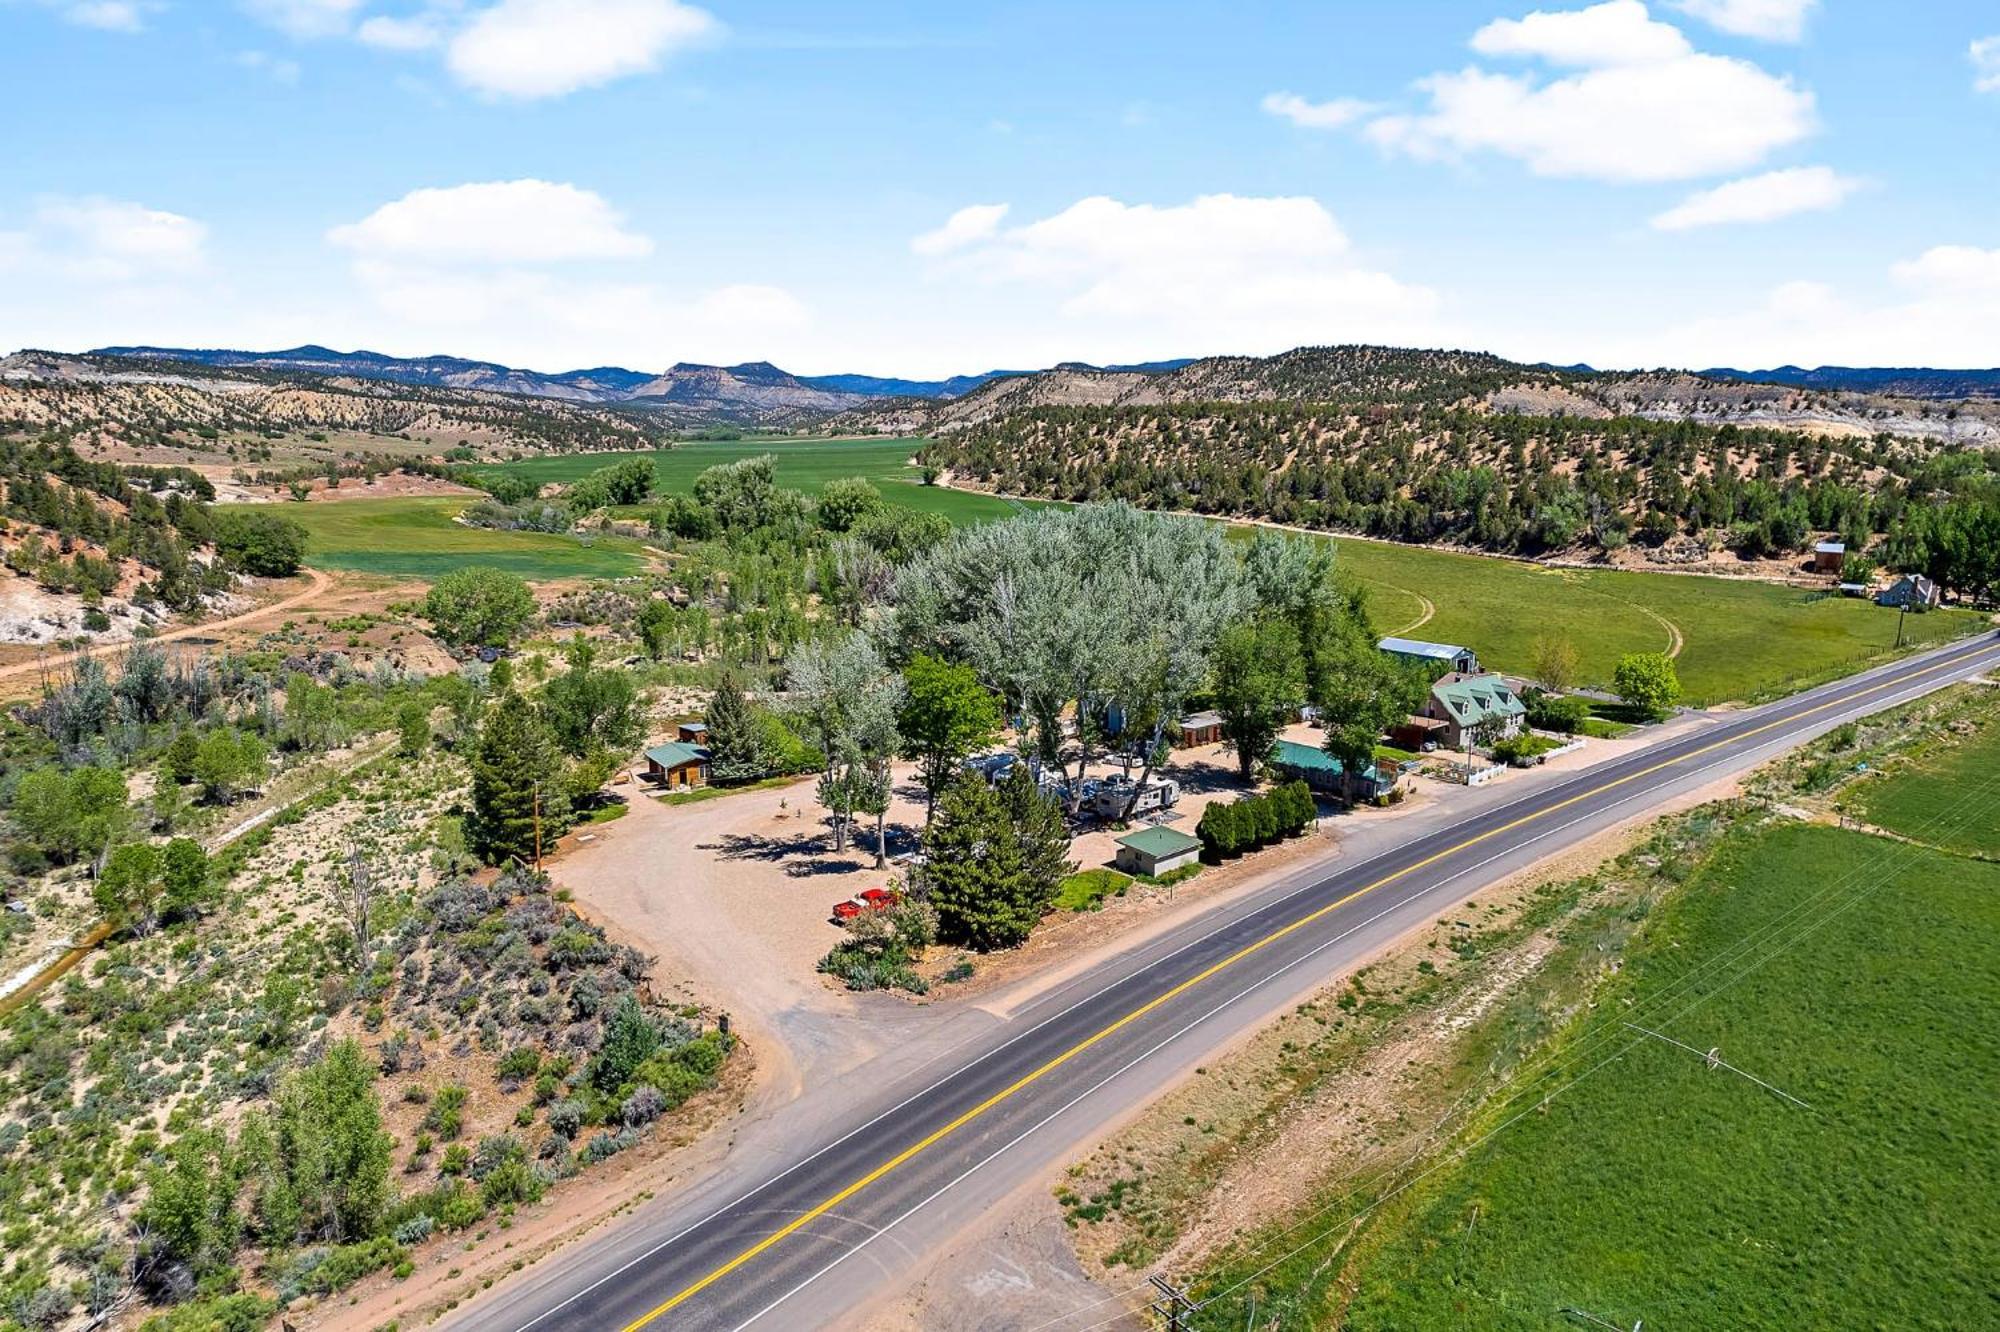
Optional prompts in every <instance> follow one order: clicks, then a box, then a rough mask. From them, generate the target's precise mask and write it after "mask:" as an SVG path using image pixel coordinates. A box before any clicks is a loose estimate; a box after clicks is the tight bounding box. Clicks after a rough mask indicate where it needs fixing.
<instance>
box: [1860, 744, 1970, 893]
mask: <svg viewBox="0 0 2000 1332" xmlns="http://www.w3.org/2000/svg"><path fill="white" fill-rule="evenodd" d="M1996 772H2000V719H1994V718H1988V719H1987V720H1986V721H1985V724H1984V725H1983V726H1981V728H1980V729H1979V731H1978V732H1977V733H1976V734H1974V735H1972V736H1970V737H1968V738H1966V739H1964V740H1963V741H1959V742H1957V743H1954V744H1952V745H1951V746H1950V747H1949V748H1947V749H1945V750H1943V751H1942V752H1940V753H1937V754H1934V755H1930V756H1928V757H1926V758H1924V759H1921V760H1919V761H1918V762H1917V763H1916V764H1915V765H1913V766H1912V767H1911V768H1907V769H1906V768H1903V767H1894V768H1891V769H1890V770H1889V773H1888V775H1887V776H1885V777H1881V778H1877V779H1874V780H1872V781H1871V782H1869V783H1868V784H1867V785H1865V786H1863V787H1862V789H1861V794H1860V799H1859V801H1858V803H1859V805H1860V807H1861V810H1862V813H1863V816H1864V817H1865V818H1866V819H1867V820H1868V822H1870V823H1872V824H1874V825H1876V826H1877V827H1880V828H1888V829H1890V830H1891V831H1893V832H1899V833H1902V834H1903V835H1904V836H1905V837H1913V838H1916V839H1917V840H1919V841H1923V842H1928V843H1930V844H1931V845H1934V846H1942V847H1945V848H1947V849H1949V850H1952V851H1956V852H1958V853H1960V854H1962V855H1975V856H1986V857H1989V858H1993V859H2000V814H1993V813H1992V812H1991V811H1987V812H1986V813H1987V816H1986V817H1984V818H1967V817H1964V816H1963V814H1964V811H1965V810H1966V808H1967V804H1966V794H1967V792H1970V791H1977V790H1979V789H1981V788H1982V787H1983V786H1984V785H1986V784H1990V783H1991V781H1992V780H1993V777H1994V774H1995V773H1996Z"/></svg>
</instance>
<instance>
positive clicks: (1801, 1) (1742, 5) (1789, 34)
mask: <svg viewBox="0 0 2000 1332" xmlns="http://www.w3.org/2000/svg"><path fill="white" fill-rule="evenodd" d="M1673 6H1674V8H1675V9H1678V10H1680V11H1681V12H1682V13H1684V14H1690V15H1692V16H1694V17H1695V18H1698V19H1700V20H1701V21H1702V22H1703V23H1706V24H1709V25H1710V26H1712V27H1717V28H1720V29H1722V30H1723V31H1724V32H1729V33H1734V34H1736V35H1737V36H1738V37H1759V38H1762V39H1763V40H1764V41H1767V42H1796V41H1798V40H1799V39H1800V38H1802V37H1804V36H1805V34H1806V16H1807V15H1808V14H1810V13H1812V11H1813V10H1814V9H1816V8H1818V7H1819V0H1673Z"/></svg>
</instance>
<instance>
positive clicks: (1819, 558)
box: [1813, 541, 1847, 574]
mask: <svg viewBox="0 0 2000 1332" xmlns="http://www.w3.org/2000/svg"><path fill="white" fill-rule="evenodd" d="M1846 566H1847V543H1846V542H1845V541H1822V542H1820V543H1819V544H1818V545H1815V546H1814V547H1813V572H1815V573H1829V574H1837V573H1839V572H1840V571H1841V570H1842V569H1843V568H1845V567H1846Z"/></svg>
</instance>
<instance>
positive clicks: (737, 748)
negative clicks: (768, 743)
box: [703, 672, 771, 786]
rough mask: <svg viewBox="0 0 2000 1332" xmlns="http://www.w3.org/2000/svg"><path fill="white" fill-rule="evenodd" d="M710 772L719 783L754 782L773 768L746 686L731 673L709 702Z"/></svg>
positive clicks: (716, 782) (722, 784)
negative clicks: (746, 694) (744, 693)
mask: <svg viewBox="0 0 2000 1332" xmlns="http://www.w3.org/2000/svg"><path fill="white" fill-rule="evenodd" d="M703 720H704V721H705V722H706V724H707V726H708V776H709V780H710V781H712V782H714V783H715V784H716V785H717V786H728V785H731V784H732V783H735V782H754V781H756V780H757V779H758V778H760V777H762V776H764V775H765V773H767V772H769V771H770V768H771V756H770V755H769V754H767V753H766V752H765V749H764V734H763V728H762V727H760V726H759V725H758V724H757V716H756V714H755V713H754V712H753V711H752V710H751V707H750V700H749V699H747V698H745V697H744V695H743V686H742V684H741V682H739V681H738V680H737V678H736V676H735V674H734V673H733V672H732V673H728V674H725V675H724V676H723V677H722V680H721V682H720V683H718V684H717V685H716V687H715V697H714V698H712V699H710V700H709V702H708V715H707V717H705V718H704V719H703Z"/></svg>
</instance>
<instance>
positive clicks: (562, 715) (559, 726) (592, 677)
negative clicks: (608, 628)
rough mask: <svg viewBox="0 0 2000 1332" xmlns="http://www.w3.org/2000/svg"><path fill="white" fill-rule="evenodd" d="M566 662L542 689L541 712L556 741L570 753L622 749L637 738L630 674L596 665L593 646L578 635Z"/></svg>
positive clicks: (639, 725)
mask: <svg viewBox="0 0 2000 1332" xmlns="http://www.w3.org/2000/svg"><path fill="white" fill-rule="evenodd" d="M566 655H567V658H568V663H569V664H568V667H567V669H565V670H564V671H563V673H562V674H560V675H558V676H557V677H556V678H555V679H553V680H551V681H549V683H548V684H547V685H546V686H545V687H544V688H543V690H542V695H541V703H542V713H543V715H544V716H545V717H546V718H547V719H548V723H549V726H550V729H551V730H553V731H554V733H555V737H556V742H557V743H558V744H559V745H561V746H562V749H563V752H564V753H566V754H568V755H570V756H571V757H572V758H582V757H583V756H584V755H586V754H590V753H593V752H594V751H597V750H612V751H626V750H629V749H631V748H632V746H633V745H635V744H637V743H638V742H639V737H640V735H641V732H642V721H641V718H640V715H639V690H638V686H636V685H635V684H633V683H632V676H631V675H630V674H629V673H628V672H626V671H622V670H619V669H617V668H616V667H605V666H598V665H596V664H595V663H596V660H597V649H596V648H595V647H594V646H593V645H592V644H591V642H590V640H589V639H587V638H585V637H584V636H583V635H582V634H578V635H576V636H575V637H574V638H572V639H571V640H570V643H569V647H568V649H567V653H566Z"/></svg>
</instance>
